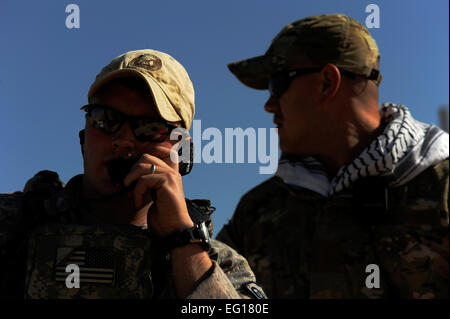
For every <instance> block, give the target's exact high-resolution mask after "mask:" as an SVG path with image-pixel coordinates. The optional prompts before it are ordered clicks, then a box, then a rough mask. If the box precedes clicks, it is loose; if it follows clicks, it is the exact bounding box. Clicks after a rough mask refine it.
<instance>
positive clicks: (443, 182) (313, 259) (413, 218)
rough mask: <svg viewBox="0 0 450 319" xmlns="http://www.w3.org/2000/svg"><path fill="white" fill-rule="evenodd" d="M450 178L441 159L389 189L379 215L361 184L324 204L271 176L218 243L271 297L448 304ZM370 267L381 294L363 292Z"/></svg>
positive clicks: (244, 201) (241, 206) (312, 194)
mask: <svg viewBox="0 0 450 319" xmlns="http://www.w3.org/2000/svg"><path fill="white" fill-rule="evenodd" d="M448 176H449V168H448V160H446V161H444V162H441V163H440V164H438V165H435V166H434V167H430V168H429V169H427V170H426V171H424V172H423V173H422V174H420V175H419V176H418V177H416V178H415V179H413V180H412V181H410V182H409V183H407V184H406V185H404V186H401V187H397V188H390V189H389V195H388V196H389V200H390V203H391V208H390V209H389V211H388V212H387V213H385V214H383V213H382V212H381V209H380V208H379V207H376V206H375V207H373V206H371V203H373V202H374V201H371V198H370V196H369V195H368V194H374V191H375V190H369V189H367V188H360V189H359V190H355V187H362V186H361V185H358V184H357V186H355V187H354V188H351V189H349V190H346V191H343V192H340V193H337V194H335V195H334V196H332V197H330V198H326V197H324V196H322V195H320V194H318V193H316V192H313V191H310V190H308V189H305V188H294V187H291V186H289V185H287V184H285V183H283V181H282V180H281V179H280V178H279V177H277V176H275V177H272V178H270V179H269V180H267V181H266V182H264V183H262V184H261V185H259V186H257V187H256V188H254V189H252V190H251V191H250V192H248V193H247V194H246V195H244V196H243V198H242V200H241V201H240V203H239V205H238V207H237V209H236V212H235V214H234V216H233V218H232V219H231V221H230V222H229V224H228V225H226V226H225V227H224V229H223V230H222V231H221V232H220V233H219V235H218V236H217V238H218V239H219V240H222V241H224V242H226V243H228V244H230V245H231V246H232V247H234V248H235V249H236V250H237V251H238V252H240V253H242V254H243V255H244V256H245V257H246V258H247V260H248V261H249V264H250V267H251V268H252V269H253V270H254V272H255V275H256V278H257V279H258V282H259V283H261V285H262V286H263V287H264V289H265V291H266V293H267V295H268V297H269V298H385V297H403V298H433V297H436V298H448V296H449V286H448V283H449V282H448V256H449V243H448V238H449V237H448V224H449V215H448V188H449V178H448ZM354 191H357V192H358V195H357V196H355V197H354V196H353V195H354V193H353V192H354ZM375 201H377V199H376V198H375ZM357 203H360V204H357ZM370 264H376V265H378V266H379V268H380V271H381V275H380V281H381V283H380V288H379V289H376V288H374V289H368V288H367V287H366V284H365V281H366V278H367V276H369V273H366V266H367V265H370Z"/></svg>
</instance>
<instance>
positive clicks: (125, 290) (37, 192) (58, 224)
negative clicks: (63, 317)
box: [0, 171, 262, 298]
mask: <svg viewBox="0 0 450 319" xmlns="http://www.w3.org/2000/svg"><path fill="white" fill-rule="evenodd" d="M81 183H82V175H78V176H76V177H74V178H72V179H71V180H70V181H69V183H68V184H67V185H66V186H65V187H63V184H62V182H61V181H60V180H59V177H58V175H57V174H56V173H54V172H50V171H41V172H39V173H38V174H36V176H35V177H34V178H32V179H31V180H30V181H28V182H27V184H26V186H25V188H24V191H23V192H15V193H10V194H1V195H0V260H2V263H1V264H0V267H1V268H0V298H22V297H24V294H25V297H26V298H175V296H176V295H175V290H174V286H173V280H172V275H171V264H170V255H169V254H168V253H167V251H165V250H164V248H163V246H162V244H161V242H160V241H159V240H158V238H156V237H153V236H151V235H149V232H148V231H147V229H146V226H143V227H136V226H132V225H120V226H119V225H105V224H102V223H100V222H99V221H98V220H95V218H94V217H93V216H91V215H89V210H88V208H87V207H86V205H85V204H84V203H83V202H82V201H81V200H80V198H81V197H80V196H81V195H80V194H81V185H82V184H81ZM187 202H188V209H189V211H190V214H191V210H192V209H202V210H204V211H206V212H208V210H210V208H209V206H208V205H207V204H208V202H209V201H199V200H194V201H189V200H187ZM211 227H212V225H211ZM211 230H212V228H210V231H211ZM80 247H81V248H82V249H83V250H84V251H85V253H86V254H87V253H88V252H89V253H92V255H94V253H95V258H102V259H101V262H102V263H103V264H104V263H105V262H106V261H105V260H106V259H108V258H109V259H110V261H111V263H112V264H113V266H111V269H113V270H111V272H112V273H114V275H111V280H110V282H107V280H101V278H100V280H98V278H97V279H96V280H97V281H99V283H98V284H96V283H92V282H90V283H86V284H85V283H83V281H81V282H80V288H78V289H77V288H70V289H69V288H67V287H66V285H65V282H64V280H63V281H61V280H60V281H58V272H57V271H58V270H57V268H58V266H61V265H64V263H63V260H64V259H65V258H66V257H67V256H69V255H71V254H72V253H73V252H74V251H75V250H77V249H79V248H80ZM105 253H106V255H105ZM108 254H109V255H108ZM209 255H210V258H211V260H212V261H213V269H212V270H211V271H210V272H209V273H208V274H206V275H205V277H204V278H203V279H202V280H201V281H200V282H199V283H198V286H197V287H196V288H195V289H194V291H192V292H191V294H190V295H189V296H188V297H187V298H248V297H254V296H255V295H254V294H252V293H251V291H252V290H251V288H252V287H254V285H255V283H254V280H255V279H254V275H253V273H252V271H251V269H250V268H249V266H248V263H247V261H246V260H245V259H244V258H243V257H242V256H240V255H238V254H237V253H236V252H235V251H234V250H233V249H231V248H230V247H228V246H226V245H224V244H223V243H221V242H219V241H217V240H212V249H211V250H210V252H209ZM108 256H109V257H108ZM102 267H107V266H104V265H103V266H102ZM60 272H61V271H60ZM62 272H64V268H63V269H62ZM67 275H68V273H67ZM103 276H104V275H103ZM81 278H83V277H81ZM82 280H83V279H82ZM91 281H93V280H91ZM259 291H260V292H262V290H260V289H259Z"/></svg>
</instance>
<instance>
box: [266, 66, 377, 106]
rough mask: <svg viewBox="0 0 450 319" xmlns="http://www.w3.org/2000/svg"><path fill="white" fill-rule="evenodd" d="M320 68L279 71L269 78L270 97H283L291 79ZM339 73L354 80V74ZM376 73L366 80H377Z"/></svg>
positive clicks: (373, 71)
mask: <svg viewBox="0 0 450 319" xmlns="http://www.w3.org/2000/svg"><path fill="white" fill-rule="evenodd" d="M322 68H323V67H311V68H302V69H294V70H288V71H280V72H277V73H275V74H273V75H272V76H271V77H270V78H269V92H270V96H271V97H273V98H275V99H278V98H280V97H281V96H282V95H283V93H284V92H285V91H286V90H287V89H288V88H289V86H290V85H291V82H292V79H294V78H295V77H297V76H300V75H305V74H309V73H314V72H320V71H322ZM339 72H340V73H341V74H342V75H345V76H348V77H350V78H352V79H354V78H356V74H355V73H352V72H349V71H345V70H341V69H339ZM378 73H379V72H378V71H377V70H375V69H374V70H372V74H371V75H370V76H369V77H368V79H369V80H375V79H377V78H378Z"/></svg>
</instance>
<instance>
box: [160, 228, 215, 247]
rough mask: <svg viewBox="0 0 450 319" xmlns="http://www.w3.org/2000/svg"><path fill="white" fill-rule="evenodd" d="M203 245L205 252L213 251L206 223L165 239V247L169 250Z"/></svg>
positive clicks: (180, 231)
mask: <svg viewBox="0 0 450 319" xmlns="http://www.w3.org/2000/svg"><path fill="white" fill-rule="evenodd" d="M194 243H198V244H201V246H202V247H203V249H204V250H205V251H209V250H210V249H211V238H210V237H209V231H208V227H206V224H205V222H202V223H200V224H195V225H194V227H192V228H187V229H182V230H179V231H176V232H175V233H173V234H171V235H169V236H167V237H166V238H164V245H165V247H166V248H167V250H169V251H170V250H172V249H173V248H176V247H182V246H186V245H188V244H194Z"/></svg>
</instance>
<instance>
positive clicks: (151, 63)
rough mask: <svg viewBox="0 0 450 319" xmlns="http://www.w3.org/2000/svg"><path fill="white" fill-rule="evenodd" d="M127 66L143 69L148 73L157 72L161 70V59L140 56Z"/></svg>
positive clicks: (147, 55) (151, 56)
mask: <svg viewBox="0 0 450 319" xmlns="http://www.w3.org/2000/svg"><path fill="white" fill-rule="evenodd" d="M128 65H129V66H134V67H139V68H144V69H147V70H149V71H157V70H159V69H161V68H162V62H161V59H160V58H158V57H157V56H156V55H153V54H142V55H140V56H138V57H137V58H134V59H133V60H131V61H130V63H129V64H128Z"/></svg>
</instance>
